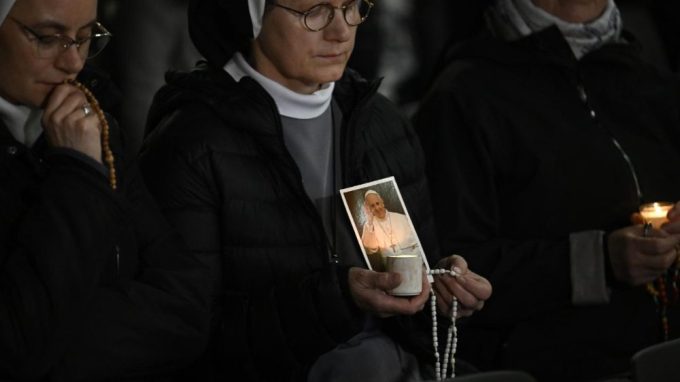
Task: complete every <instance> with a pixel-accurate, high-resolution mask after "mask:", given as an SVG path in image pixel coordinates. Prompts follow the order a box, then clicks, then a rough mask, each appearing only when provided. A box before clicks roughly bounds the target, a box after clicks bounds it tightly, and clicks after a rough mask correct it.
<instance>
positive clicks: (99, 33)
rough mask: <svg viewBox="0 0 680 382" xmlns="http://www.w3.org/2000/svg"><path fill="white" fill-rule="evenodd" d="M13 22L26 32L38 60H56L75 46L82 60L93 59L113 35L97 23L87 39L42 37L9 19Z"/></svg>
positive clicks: (56, 36) (60, 36) (57, 36)
mask: <svg viewBox="0 0 680 382" xmlns="http://www.w3.org/2000/svg"><path fill="white" fill-rule="evenodd" d="M9 19H11V20H12V21H14V22H15V23H17V25H19V26H20V27H21V29H23V30H24V32H25V33H26V35H27V37H28V39H29V40H30V41H31V42H32V43H33V45H34V46H35V52H36V56H37V57H38V58H55V57H57V56H59V55H60V54H62V53H63V52H65V51H67V50H68V49H69V48H70V47H72V46H75V47H76V50H78V54H80V57H81V58H82V59H84V60H85V59H88V58H93V57H95V56H96V55H98V54H99V53H101V51H102V50H104V48H105V47H106V44H108V43H109V41H110V40H111V37H113V35H112V34H111V32H109V31H108V30H106V28H104V26H103V25H101V24H100V23H98V22H95V23H94V24H93V25H92V32H91V34H90V35H89V36H87V37H85V38H80V39H77V40H74V39H72V38H70V37H68V36H64V35H62V34H58V33H57V34H51V35H41V34H39V33H38V32H36V31H34V30H33V29H31V28H29V27H28V26H27V25H25V24H23V23H21V22H19V20H17V19H15V18H13V17H9Z"/></svg>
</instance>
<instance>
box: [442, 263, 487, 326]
mask: <svg viewBox="0 0 680 382" xmlns="http://www.w3.org/2000/svg"><path fill="white" fill-rule="evenodd" d="M437 267H438V268H443V269H453V270H454V271H455V272H456V273H458V274H459V276H458V277H453V276H451V275H447V274H444V275H438V276H434V291H435V293H436V295H437V308H438V309H439V313H440V314H443V315H446V316H449V315H450V314H451V309H452V305H451V304H452V303H453V297H454V296H455V297H456V298H458V315H457V317H467V316H471V315H472V314H473V313H474V312H475V311H478V310H481V309H482V308H483V307H484V301H486V300H488V299H489V297H491V292H492V288H491V283H489V281H488V280H487V279H485V278H484V277H482V276H480V275H478V274H476V273H474V272H472V271H470V270H469V269H468V266H467V262H466V261H465V259H463V258H462V257H460V256H458V255H453V256H449V257H446V258H444V259H442V260H440V261H439V263H438V264H437Z"/></svg>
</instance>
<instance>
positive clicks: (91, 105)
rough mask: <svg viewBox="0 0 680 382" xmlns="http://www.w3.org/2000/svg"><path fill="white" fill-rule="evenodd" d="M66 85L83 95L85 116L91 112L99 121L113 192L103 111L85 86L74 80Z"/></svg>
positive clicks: (113, 171) (111, 159)
mask: <svg viewBox="0 0 680 382" xmlns="http://www.w3.org/2000/svg"><path fill="white" fill-rule="evenodd" d="M67 83H69V84H71V85H73V86H75V87H77V88H78V89H79V90H80V91H82V92H83V93H85V98H87V102H88V103H86V104H84V105H83V106H82V109H83V113H84V114H85V116H86V117H87V116H89V115H90V114H91V113H92V111H93V110H94V112H95V113H96V114H97V118H98V119H99V123H100V124H101V127H102V132H101V133H102V138H101V141H102V151H103V152H104V161H105V162H106V165H107V167H108V168H109V184H110V185H111V188H112V189H114V190H115V189H116V187H117V179H116V167H115V165H114V157H113V152H112V151H111V146H110V144H109V134H110V133H109V131H110V130H109V122H108V121H107V120H106V116H105V115H104V111H103V110H102V108H101V107H100V106H99V102H97V99H96V98H95V97H94V95H93V94H92V92H91V91H90V89H88V88H86V87H85V85H83V84H81V83H80V82H78V81H75V80H73V81H67Z"/></svg>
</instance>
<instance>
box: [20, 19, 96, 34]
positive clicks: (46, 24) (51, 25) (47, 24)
mask: <svg viewBox="0 0 680 382" xmlns="http://www.w3.org/2000/svg"><path fill="white" fill-rule="evenodd" d="M96 23H97V20H96V19H94V20H92V21H90V22H89V23H87V24H85V25H83V26H81V27H80V28H78V30H82V29H85V28H89V27H92V26H94V25H95V24H96ZM30 27H31V28H33V29H56V30H57V31H59V32H65V31H67V30H68V29H69V28H68V27H67V26H66V25H64V24H61V23H59V22H57V21H53V20H46V21H41V22H39V23H37V24H33V25H31V26H30Z"/></svg>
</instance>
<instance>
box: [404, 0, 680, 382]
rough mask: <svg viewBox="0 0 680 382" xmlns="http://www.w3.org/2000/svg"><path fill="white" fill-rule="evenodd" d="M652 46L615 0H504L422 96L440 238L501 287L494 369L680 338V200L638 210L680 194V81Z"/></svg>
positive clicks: (481, 359) (558, 372) (485, 330)
mask: <svg viewBox="0 0 680 382" xmlns="http://www.w3.org/2000/svg"><path fill="white" fill-rule="evenodd" d="M639 50H640V49H639V46H638V44H637V43H636V41H635V39H634V37H633V36H632V35H631V34H629V33H627V32H626V31H624V30H623V25H622V21H621V17H620V15H619V11H618V7H617V6H616V4H615V3H614V1H612V0H609V1H608V0H589V1H575V0H573V1H566V0H565V1H561V0H560V1H558V0H498V1H496V2H495V3H494V4H493V5H492V6H491V8H490V9H489V10H488V13H487V31H486V32H485V33H483V34H482V35H480V36H478V37H477V38H475V39H473V40H470V41H468V42H466V43H464V44H461V45H458V46H455V47H452V48H451V49H450V51H449V54H448V57H447V59H448V61H447V65H446V66H445V68H444V69H443V71H442V72H441V73H440V76H439V77H438V79H437V80H436V82H435V85H434V86H433V88H432V89H431V91H430V92H429V94H428V96H427V97H426V99H425V100H424V101H423V104H422V105H421V108H420V111H419V112H418V114H417V116H416V127H417V130H418V133H419V135H420V137H421V141H422V142H423V146H424V149H425V152H426V153H427V157H428V161H427V163H428V169H427V174H428V178H429V180H430V182H431V183H430V185H431V191H432V198H433V200H434V204H435V205H437V206H439V208H437V209H436V210H435V219H436V222H437V227H438V230H439V232H440V233H441V235H440V239H441V240H440V244H441V246H442V247H443V250H444V251H460V253H465V254H466V258H467V260H468V261H469V262H470V264H471V267H473V268H474V269H479V270H481V272H482V274H483V275H485V276H487V277H489V279H490V280H491V281H492V282H493V283H494V287H495V294H494V297H493V298H492V299H491V300H490V301H489V302H488V304H487V305H486V307H485V309H484V311H483V312H481V313H480V314H478V315H476V316H475V317H472V319H471V320H470V321H469V322H468V326H466V327H465V330H463V331H462V332H461V333H462V334H461V341H460V344H461V351H462V354H461V356H462V357H464V358H465V359H467V360H469V361H471V362H473V363H474V364H475V365H477V366H479V367H480V368H483V369H495V368H513V369H515V368H517V369H524V370H527V371H530V372H531V373H532V374H534V375H535V376H536V377H537V378H538V379H540V380H545V381H573V380H578V381H581V380H595V379H597V378H602V377H605V376H607V375H614V374H619V373H625V372H627V371H628V370H629V367H630V366H629V365H630V358H631V356H632V355H633V354H634V353H635V352H636V351H638V350H640V349H642V348H644V347H646V346H649V345H652V344H654V343H657V342H659V341H662V340H664V339H665V338H677V337H678V336H680V309H679V308H680V306H679V305H678V304H677V303H676V301H677V298H678V297H679V296H678V288H677V285H678V284H677V281H678V275H679V273H680V272H679V270H678V268H677V266H678V264H677V260H678V254H679V250H680V247H679V244H680V221H679V220H680V213H679V212H680V210H679V209H678V208H677V206H676V207H675V208H674V209H673V210H672V211H671V212H670V213H669V214H668V216H667V217H668V218H669V219H671V222H670V223H668V224H666V225H664V226H663V227H662V228H661V229H659V228H652V229H648V230H646V231H645V230H643V226H642V225H641V224H633V223H631V214H633V213H635V212H636V211H638V208H639V207H640V204H641V203H643V202H657V201H670V202H674V201H676V200H678V199H680V183H679V182H678V181H677V179H678V178H680V166H678V163H680V113H679V110H678V105H680V87H679V86H678V81H677V79H675V78H670V77H667V76H665V75H663V74H661V73H659V72H658V71H657V70H656V69H654V68H653V67H652V66H651V65H649V64H647V63H645V62H644V61H643V60H642V59H641V57H640V51H639ZM671 205H672V203H671ZM660 217H662V218H663V217H664V216H663V215H660ZM645 233H646V234H647V235H646V236H645ZM669 325H670V326H669ZM633 333H634V335H633Z"/></svg>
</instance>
